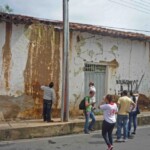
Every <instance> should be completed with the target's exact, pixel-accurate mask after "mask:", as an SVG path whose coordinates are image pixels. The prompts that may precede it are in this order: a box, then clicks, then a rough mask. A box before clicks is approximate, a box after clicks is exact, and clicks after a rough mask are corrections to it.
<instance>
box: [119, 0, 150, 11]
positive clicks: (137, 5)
mask: <svg viewBox="0 0 150 150" xmlns="http://www.w3.org/2000/svg"><path fill="white" fill-rule="evenodd" d="M132 1H133V0H132ZM132 1H128V3H126V1H125V0H122V2H123V3H125V4H126V5H127V4H129V5H128V6H131V5H132V6H133V5H134V6H135V8H138V9H140V10H143V9H144V11H145V10H146V11H147V12H149V13H150V9H147V7H145V6H144V7H143V6H141V4H138V3H134V2H133V3H132ZM123 3H122V4H123Z"/></svg>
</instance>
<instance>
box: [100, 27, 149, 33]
mask: <svg viewBox="0 0 150 150" xmlns="http://www.w3.org/2000/svg"><path fill="white" fill-rule="evenodd" d="M101 27H103V28H110V29H116V30H118V29H120V30H126V31H138V32H147V33H150V30H139V29H129V28H119V27H110V26H102V25H101Z"/></svg>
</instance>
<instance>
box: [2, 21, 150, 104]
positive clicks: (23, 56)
mask: <svg viewBox="0 0 150 150" xmlns="http://www.w3.org/2000/svg"><path fill="white" fill-rule="evenodd" d="M24 29H25V28H24V25H17V26H16V25H13V31H12V38H11V52H12V62H11V67H12V69H11V80H10V91H9V93H7V92H6V91H5V88H4V86H3V84H2V83H3V73H2V51H1V50H2V47H3V45H4V42H5V38H4V37H5V23H0V35H1V36H0V49H1V50H0V83H1V84H0V95H12V96H19V94H22V93H24V76H23V73H24V70H25V66H26V62H27V56H28V44H29V40H28V38H27V37H26V35H25V31H24ZM77 36H79V38H80V42H77ZM72 37H73V38H72V46H71V49H70V54H69V65H70V67H69V91H70V100H71V103H72V104H74V102H75V100H76V99H79V100H81V98H82V97H83V96H84V71H83V67H84V63H85V61H88V62H95V63H99V62H100V61H105V62H109V61H112V60H114V59H116V60H117V62H118V63H119V67H118V68H116V69H115V70H112V68H111V67H108V78H107V81H108V85H107V87H108V88H107V92H108V93H111V94H114V93H115V90H116V91H118V90H119V89H120V86H119V85H116V80H122V79H126V80H140V78H141V76H142V75H143V73H145V75H144V78H143V80H142V83H141V86H140V88H139V92H140V93H143V94H146V95H147V96H150V84H149V83H150V46H149V43H148V42H147V43H145V42H140V41H131V40H128V39H120V38H111V37H104V36H101V35H95V34H90V33H83V32H82V33H81V32H73V36H72ZM61 40H62V36H61ZM113 46H116V47H118V49H113V50H111V49H112V47H113ZM61 50H62V48H61ZM61 59H62V58H61ZM99 64H101V63H99ZM61 70H62V69H61ZM60 74H61V73H60ZM61 87H62V86H61V82H60V95H61Z"/></svg>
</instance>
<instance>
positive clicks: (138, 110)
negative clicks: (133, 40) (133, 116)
mask: <svg viewBox="0 0 150 150" xmlns="http://www.w3.org/2000/svg"><path fill="white" fill-rule="evenodd" d="M136 113H137V114H140V109H139V106H137V107H136Z"/></svg>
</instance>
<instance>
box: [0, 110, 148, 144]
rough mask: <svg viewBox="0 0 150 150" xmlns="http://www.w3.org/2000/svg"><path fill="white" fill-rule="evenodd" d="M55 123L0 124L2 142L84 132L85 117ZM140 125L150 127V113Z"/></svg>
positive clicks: (99, 120)
mask: <svg viewBox="0 0 150 150" xmlns="http://www.w3.org/2000/svg"><path fill="white" fill-rule="evenodd" d="M53 120H54V122H52V123H47V122H43V120H42V119H36V120H20V121H8V122H0V141H2V140H16V139H30V138H39V137H51V136H60V135H67V134H74V133H80V132H83V126H84V117H83V116H81V117H78V118H75V119H70V120H69V122H61V120H60V119H53ZM96 120H97V121H96V125H95V129H96V130H100V129H101V125H102V120H103V118H102V116H96ZM138 124H139V125H150V112H144V113H141V114H140V115H139V116H138Z"/></svg>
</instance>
